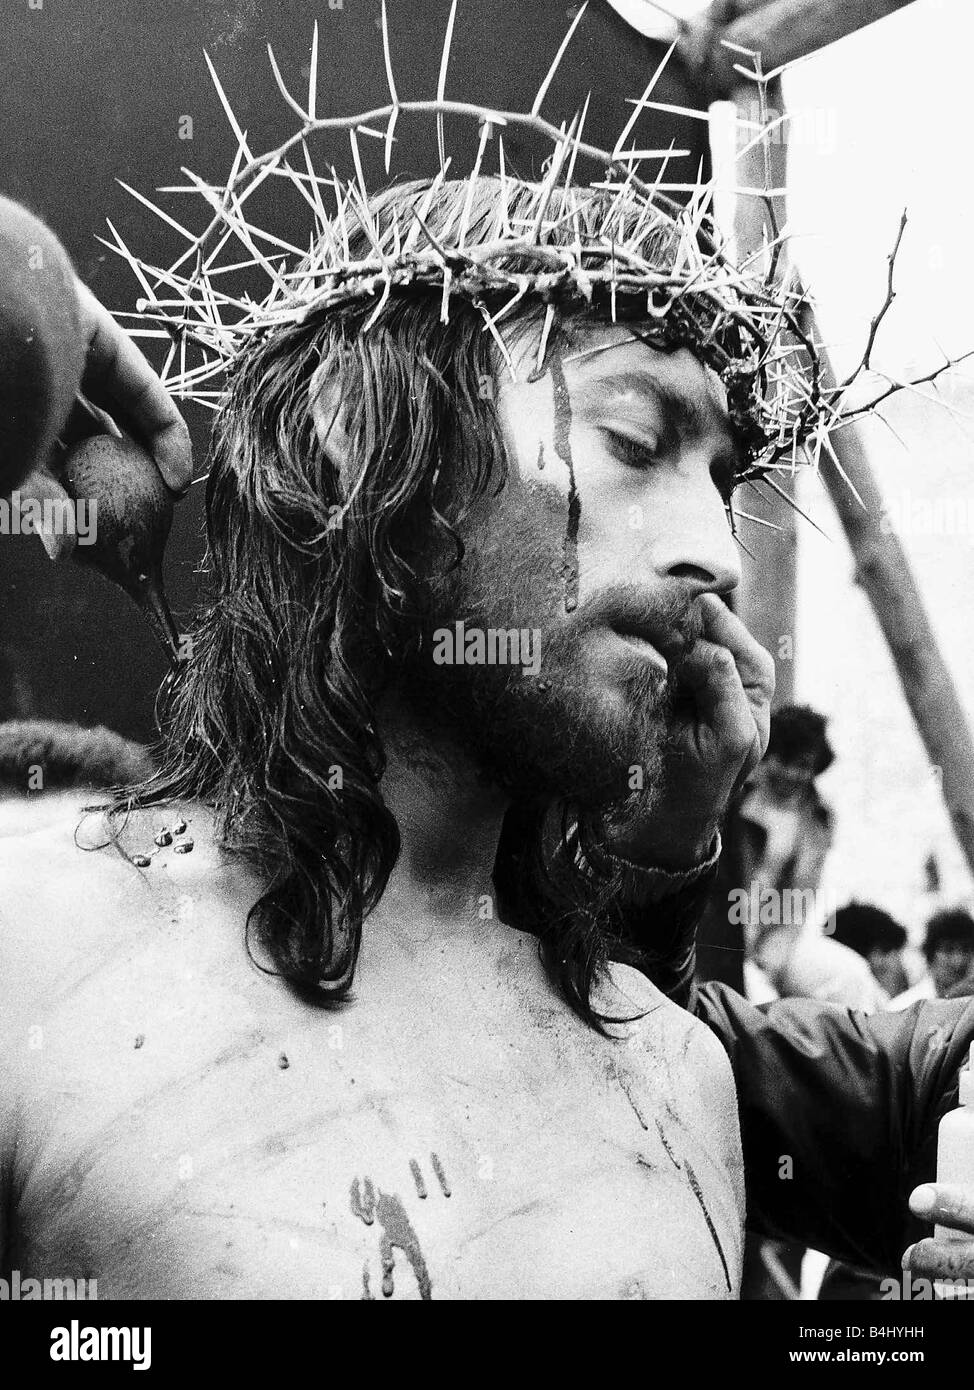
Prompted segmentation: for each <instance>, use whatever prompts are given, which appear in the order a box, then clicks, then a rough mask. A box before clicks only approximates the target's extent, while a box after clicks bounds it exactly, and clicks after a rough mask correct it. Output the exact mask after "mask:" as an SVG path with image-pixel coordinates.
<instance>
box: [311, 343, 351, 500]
mask: <svg viewBox="0 0 974 1390" xmlns="http://www.w3.org/2000/svg"><path fill="white" fill-rule="evenodd" d="M309 392H310V396H311V418H312V420H313V421H314V427H315V433H316V434H317V436H318V442H319V443H320V444H321V447H322V449H324V451H325V455H326V457H327V458H328V460H329V462H330V463H331V464H332V465H333V467H334V468H335V470H336V471H337V473H338V474H339V476H340V477H344V476H345V473H346V471H347V468H348V460H349V442H350V441H349V435H348V430H347V424H348V412H347V410H346V407H345V401H344V399H343V396H342V391H341V386H340V383H339V379H338V377H337V375H336V374H335V372H334V370H327V371H326V364H325V363H322V365H321V366H320V367H319V368H318V369H317V370H316V372H315V374H314V376H313V377H312V378H311V385H310V387H309Z"/></svg>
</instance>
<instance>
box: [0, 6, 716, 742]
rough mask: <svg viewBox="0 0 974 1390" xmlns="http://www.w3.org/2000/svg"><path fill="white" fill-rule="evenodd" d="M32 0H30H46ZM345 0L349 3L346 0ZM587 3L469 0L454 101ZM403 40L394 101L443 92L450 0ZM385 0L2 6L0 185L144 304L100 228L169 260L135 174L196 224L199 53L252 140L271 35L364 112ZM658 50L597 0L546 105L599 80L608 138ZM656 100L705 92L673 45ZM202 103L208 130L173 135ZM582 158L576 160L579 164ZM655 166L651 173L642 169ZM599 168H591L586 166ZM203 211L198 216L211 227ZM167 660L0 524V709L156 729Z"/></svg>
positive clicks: (394, 34)
mask: <svg viewBox="0 0 974 1390" xmlns="http://www.w3.org/2000/svg"><path fill="white" fill-rule="evenodd" d="M35 3H36V0H35ZM332 6H335V7H334V8H333V7H332ZM577 9H578V6H577V5H572V4H566V3H551V0H461V3H460V5H459V9H458V14H457V22H456V28H455V31H454V38H453V47H452V57H451V62H450V69H449V76H448V79H447V96H448V97H449V96H453V97H460V96H462V97H463V98H464V99H470V100H473V101H479V102H483V103H486V104H489V105H492V106H495V107H501V108H505V107H506V108H517V109H521V110H527V109H529V107H530V104H531V101H532V99H533V97H534V93H535V91H536V90H537V88H538V86H539V84H540V82H541V80H542V78H543V77H544V74H545V72H546V71H547V69H548V66H549V64H550V62H551V60H552V58H553V57H554V54H555V53H556V51H557V48H558V45H559V43H560V42H561V39H562V37H563V36H564V34H565V32H566V30H567V29H568V26H569V25H570V23H571V20H572V18H573V17H574V15H575V14H576V12H577ZM388 11H389V24H390V33H391V51H392V57H393V66H394V71H395V75H396V79H397V86H398V91H399V96H400V98H409V97H417V96H422V97H432V96H433V95H434V94H435V91H436V80H437V73H438V69H439V60H440V53H441V49H442V44H443V35H444V31H445V26H446V20H447V15H448V13H449V3H448V0H390V3H389V4H388ZM379 12H380V6H379V0H342V3H341V6H340V8H339V7H338V5H337V0H332V3H331V5H329V4H328V3H326V2H325V0H275V2H274V3H273V4H272V3H269V2H268V3H261V0H155V3H153V4H152V5H151V6H150V5H146V4H136V3H134V2H133V0H43V4H42V8H40V9H31V8H30V6H29V0H3V34H2V38H0V155H2V160H0V171H2V172H0V189H2V191H3V192H4V193H6V194H7V195H9V196H10V197H13V198H16V199H19V200H20V201H21V202H24V203H26V204H27V205H28V206H29V207H31V208H32V209H33V210H34V211H35V212H37V213H38V214H39V215H40V216H42V217H43V218H44V219H45V220H46V221H47V222H48V223H49V224H50V226H51V227H52V228H53V229H54V231H55V232H56V233H57V235H58V236H59V237H60V238H61V239H62V241H63V242H64V244H65V245H66V247H67V248H68V251H69V252H70V254H71V256H72V257H73V259H74V262H75V265H76V267H77V269H78V272H79V274H80V275H81V277H82V279H84V280H85V281H86V282H87V283H88V284H89V285H90V286H91V288H92V290H93V291H94V293H95V294H96V295H97V296H98V297H99V298H100V299H101V300H102V301H103V302H104V303H106V304H107V305H108V306H109V307H110V308H112V309H131V308H134V302H135V299H136V298H137V297H138V294H139V293H140V291H139V289H138V286H137V284H136V282H135V280H134V279H133V277H132V275H131V273H130V271H129V270H128V268H127V267H126V265H125V264H124V262H123V261H121V260H120V259H119V258H118V257H117V256H115V255H113V254H112V253H111V252H109V251H107V250H106V249H105V248H104V247H102V246H101V245H100V244H99V243H98V242H97V241H96V240H95V238H96V236H97V235H99V234H102V235H107V229H106V227H105V218H106V217H110V218H111V220H112V221H113V222H114V223H115V225H116V226H117V227H118V229H119V232H120V233H121V235H122V238H123V239H124V241H125V242H126V244H127V245H129V246H130V247H133V248H134V249H136V250H137V251H138V252H139V253H140V254H141V255H142V256H143V257H144V258H145V259H147V260H150V261H153V262H155V263H161V264H168V263H169V262H170V261H171V260H172V259H174V256H175V254H177V253H178V250H179V247H180V243H179V241H178V238H177V239H176V241H175V242H174V240H173V238H174V236H175V234H174V233H173V232H171V230H169V229H167V228H166V227H165V226H164V225H163V224H162V223H160V222H158V220H157V219H155V218H154V217H153V216H152V215H151V214H150V213H149V212H148V211H146V210H145V209H143V208H142V207H141V206H140V205H139V204H138V203H137V202H136V201H135V200H134V199H132V198H131V197H130V196H129V195H128V194H127V193H126V192H125V191H124V190H123V189H121V188H120V187H119V186H118V184H117V183H116V179H124V180H125V182H126V183H129V184H131V185H132V186H133V187H134V188H136V189H138V190H140V191H142V192H145V193H146V194H148V195H149V196H150V197H153V198H154V199H155V200H156V201H157V202H159V203H160V204H161V205H162V206H164V207H166V208H167V210H168V211H170V212H171V214H172V215H174V216H176V217H177V218H181V219H185V220H187V221H189V220H190V216H191V214H195V203H196V202H197V201H198V200H196V199H187V198H185V197H183V198H180V197H179V196H178V195H170V196H168V197H166V196H163V195H160V196H158V197H157V196H156V195H155V193H154V190H155V188H156V187H158V186H160V185H165V184H172V183H180V182H184V181H185V180H184V179H183V178H182V177H181V176H180V173H179V169H180V166H181V165H185V166H187V167H189V168H191V169H192V170H193V171H194V172H195V173H197V174H199V175H201V176H202V177H203V178H207V179H210V180H211V181H213V182H222V181H223V179H224V178H225V176H226V173H227V171H228V170H229V167H230V163H231V160H232V157H233V154H234V151H235V148H236V141H235V139H234V137H233V135H232V133H231V132H230V130H229V127H228V125H227V121H226V118H225V116H224V113H223V110H222V108H221V106H220V103H219V100H218V97H217V94H216V92H215V90H214V88H213V85H212V83H211V81H210V78H209V74H208V72H207V70H206V65H205V62H204V59H203V50H204V49H205V50H206V51H207V52H208V53H209V55H210V57H211V58H212V60H213V62H214V65H215V67H216V69H217V71H218V73H219V75H220V79H221V81H222V83H223V86H224V89H225V90H226V92H227V94H228V96H229V99H230V102H231V105H232V106H233V109H234V111H235V113H236V115H237V117H238V119H239V121H240V124H241V126H242V127H243V129H244V130H245V131H246V132H247V135H248V141H249V143H250V146H251V148H252V149H253V150H254V152H255V153H259V152H261V151H263V150H264V149H266V148H268V147H270V146H271V145H273V144H277V143H279V142H280V141H281V140H282V139H283V138H284V137H285V136H286V135H288V134H290V133H291V132H292V131H293V130H294V128H295V121H296V119H297V118H296V117H295V116H294V115H293V113H292V112H291V111H290V110H289V109H288V108H287V106H286V105H285V103H284V101H283V99H282V98H281V96H280V93H279V92H278V89H277V86H276V84H275V82H274V79H273V75H272V73H271V70H270V65H269V63H268V60H267V51H266V46H267V43H268V42H270V43H271V44H272V46H273V48H274V52H275V56H276V58H277V60H278V63H279V65H280V67H281V70H282V73H283V74H284V77H285V81H287V83H288V85H289V86H290V88H291V90H292V91H293V92H295V94H296V95H298V97H299V99H303V98H304V97H305V95H306V92H307V73H308V64H309V58H310V50H311V35H312V27H313V23H314V20H315V18H317V20H318V23H319V29H320V50H319V76H318V110H319V113H320V114H350V113H353V112H357V111H361V110H367V109H369V108H371V107H373V106H381V105H383V104H384V103H385V102H387V101H388V88H387V85H386V79H385V71H384V66H383V61H382V38H381V30H380V27H379V23H380V21H379ZM664 51H665V46H664V45H660V44H656V43H652V42H649V41H647V40H645V39H643V38H642V37H641V36H640V35H638V34H636V33H635V32H634V31H633V30H632V29H630V28H629V27H628V26H627V25H626V24H625V23H624V22H623V21H622V20H620V19H619V18H618V17H617V16H616V15H615V13H614V12H613V11H612V10H611V9H610V8H609V6H608V5H607V4H606V3H605V2H604V0H592V3H590V5H589V8H588V10H587V12H586V14H585V16H584V18H583V19H582V22H581V24H580V26H579V28H578V30H577V31H576V34H575V36H574V38H573V40H572V43H571V45H570V47H569V49H568V51H567V53H566V55H565V58H564V60H563V62H562V64H561V67H560V69H559V72H558V74H557V75H556V78H555V80H554V82H553V83H552V86H551V88H550V89H549V93H548V96H547V98H546V100H545V104H544V110H543V113H544V114H545V115H546V116H547V117H548V119H551V120H553V121H555V122H556V123H560V122H561V121H562V120H564V121H566V122H567V121H568V120H570V118H571V116H572V115H573V114H574V112H575V111H576V110H577V109H579V108H580V107H581V106H582V104H583V102H584V100H585V97H586V94H587V93H588V92H589V91H590V90H591V91H592V100H591V105H590V109H589V116H588V119H587V122H586V128H585V136H586V138H587V139H588V140H590V141H591V142H592V143H595V144H598V145H602V146H603V147H609V148H611V147H612V144H613V143H614V141H615V137H616V135H617V134H618V132H619V131H620V130H621V128H622V126H623V124H624V123H625V121H626V119H627V118H628V115H629V111H630V110H631V108H630V107H628V106H627V105H626V103H625V99H626V98H627V97H638V96H639V95H640V94H641V93H642V91H643V89H644V88H645V86H646V83H647V81H648V79H649V77H650V75H651V74H652V72H653V70H654V69H655V67H656V65H657V64H658V63H659V61H660V58H661V57H662V55H663V53H664ZM655 96H656V98H657V99H658V100H661V101H668V102H673V103H675V104H680V105H689V106H695V107H698V108H700V107H704V106H705V105H706V103H705V101H704V100H703V99H702V98H701V97H700V96H699V93H698V91H697V89H696V86H695V84H694V82H693V80H692V79H691V77H690V76H689V74H688V73H686V72H685V71H684V70H683V69H682V68H681V67H680V66H679V64H678V62H677V61H676V59H674V60H672V61H671V63H670V65H669V66H668V68H667V71H666V73H665V74H664V77H663V79H662V80H661V82H660V85H659V86H658V87H657V89H656V93H655ZM187 115H189V116H191V117H192V120H193V138H192V140H184V139H180V138H179V128H180V119H181V117H183V116H187ZM476 134H477V131H476V125H475V123H473V122H468V123H465V124H462V123H451V122H448V123H447V147H448V149H449V150H450V152H451V153H452V154H453V156H454V164H453V169H454V171H455V172H459V173H463V172H464V171H465V170H466V169H468V168H469V166H470V161H471V159H472V155H473V150H474V148H475V144H476ZM397 139H398V143H397V147H396V153H395V155H394V158H393V165H392V175H393V177H403V178H405V177H417V176H421V175H428V174H431V173H432V172H434V171H435V169H436V167H437V164H436V140H435V123H434V122H433V121H432V120H431V119H429V118H425V119H422V120H418V119H416V118H412V119H410V118H407V117H402V118H401V119H400V122H399V125H398V127H397ZM671 140H675V142H676V144H677V145H678V146H679V147H681V148H684V149H690V150H692V152H693V153H692V157H691V159H690V160H684V161H680V163H679V164H673V165H671V172H672V173H673V174H674V175H675V176H676V177H677V178H683V177H684V176H692V175H695V174H696V171H697V166H698V161H699V160H700V159H705V158H706V150H705V141H706V124H705V122H703V121H696V120H685V119H682V118H679V117H670V116H666V115H661V114H659V113H654V114H653V115H652V117H649V116H648V115H647V114H645V113H644V114H643V115H642V116H641V117H640V121H639V122H638V123H637V126H636V129H635V131H634V134H633V142H634V143H635V144H637V145H641V146H646V145H651V146H652V147H653V148H665V147H667V146H668V145H669V143H670V142H671ZM504 143H505V151H506V153H507V155H508V156H509V162H510V164H511V165H512V167H513V168H514V169H515V170H516V171H517V172H518V173H520V174H535V175H537V174H538V173H539V172H540V161H541V158H543V155H544V154H546V153H548V152H549V150H550V147H548V146H546V147H545V148H544V149H543V150H539V149H534V148H532V146H531V144H530V142H526V141H525V139H524V138H520V139H519V138H518V136H517V135H516V134H513V133H512V132H508V133H507V134H505V142H504ZM363 156H364V161H365V172H366V181H367V183H368V185H369V187H370V188H371V189H375V188H378V187H379V186H380V185H381V183H382V182H383V178H384V176H383V173H382V165H381V147H380V146H379V145H378V142H372V141H364V142H363ZM332 162H333V163H334V164H335V166H336V168H337V170H338V172H339V174H340V175H341V176H343V177H348V176H350V174H351V172H352V170H351V167H350V164H351V161H350V158H349V155H348V144H347V140H346V138H345V137H344V136H342V137H335V138H334V139H333V140H330V139H329V138H323V139H322V141H321V143H320V145H318V146H316V147H315V163H316V168H318V169H319V171H320V170H321V168H322V167H327V164H328V163H332ZM582 172H583V171H582V170H581V169H579V173H582ZM642 173H643V176H644V177H646V176H649V175H651V174H652V173H653V169H652V166H650V165H647V166H644V169H643V171H642ZM583 176H586V175H583ZM190 225H191V226H192V227H193V228H194V229H196V228H197V223H196V221H191V223H190ZM186 416H187V420H188V422H189V424H190V427H191V429H192V431H193V436H194V442H195V448H196V472H197V474H202V473H204V472H205V469H206V452H207V441H208V435H209V428H210V422H211V419H212V417H211V416H210V414H209V413H208V412H206V411H204V410H202V409H200V408H199V407H192V406H190V407H187V410H186ZM202 529H203V488H202V486H196V487H193V488H192V489H191V491H190V494H189V498H188V500H186V501H185V502H183V503H182V504H181V505H180V506H179V507H178V508H177V512H176V520H175V523H174V526H173V532H172V537H171V540H170V543H169V548H168V551H167V562H166V580H167V587H168V591H169V596H170V601H171V603H172V606H173V609H174V612H175V615H176V623H177V627H178V628H179V629H180V631H187V630H188V629H189V628H190V627H191V625H192V610H193V605H194V602H195V601H196V598H197V588H198V582H199V581H198V579H197V577H196V571H197V569H198V566H199V562H200V559H201V553H202ZM165 670H166V663H165V659H164V657H163V656H162V654H161V652H160V651H158V649H157V648H156V647H155V644H154V639H153V638H152V637H151V636H150V634H149V631H148V629H147V628H146V627H145V626H144V624H143V621H142V619H141V618H140V616H139V614H138V613H137V611H136V610H135V608H134V607H133V606H132V605H131V604H130V601H129V600H128V599H127V598H126V597H125V596H124V595H123V594H122V593H121V591H119V590H116V589H114V588H113V587H112V586H110V585H109V584H108V583H107V582H106V581H104V580H103V579H102V578H101V576H100V575H98V574H92V573H90V572H88V571H85V570H83V569H82V568H81V567H79V566H77V565H75V564H73V563H67V564H60V565H53V564H51V563H50V562H49V561H48V560H47V557H46V555H45V554H44V551H43V549H42V547H41V544H40V542H39V540H38V539H37V538H36V537H30V536H28V537H20V536H4V537H2V538H0V719H2V718H7V719H9V718H51V719H65V720H76V721H78V722H79V723H82V724H96V723H104V724H107V725H109V726H110V727H112V728H114V729H116V730H118V731H119V732H120V733H123V734H126V735H128V736H129V737H134V738H139V739H148V738H150V737H151V736H152V734H153V731H154V723H153V704H154V700H155V693H156V690H157V688H158V686H159V683H160V681H161V679H162V677H163V675H164V674H165Z"/></svg>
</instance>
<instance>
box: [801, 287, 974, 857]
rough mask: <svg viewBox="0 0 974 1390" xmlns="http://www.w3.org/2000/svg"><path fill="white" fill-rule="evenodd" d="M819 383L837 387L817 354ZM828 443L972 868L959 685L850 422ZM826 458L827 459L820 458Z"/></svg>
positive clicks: (880, 614) (861, 565)
mask: <svg viewBox="0 0 974 1390" xmlns="http://www.w3.org/2000/svg"><path fill="white" fill-rule="evenodd" d="M804 317H805V323H804V325H803V326H804V328H805V331H806V332H807V333H808V334H809V336H812V335H814V341H819V340H820V338H819V333H818V330H817V327H816V324H815V318H814V314H813V313H812V311H811V310H810V309H806V311H805V315H804ZM821 356H822V365H823V369H824V370H823V376H822V382H823V385H828V386H832V385H834V384H835V376H834V374H833V372H832V368H831V365H830V364H829V361H828V356H827V354H826V353H824V352H823V353H822V354H821ZM830 439H831V443H832V447H833V449H834V450H835V453H836V456H837V458H838V460H839V462H840V463H841V465H842V467H843V469H844V470H845V472H846V474H847V476H848V478H849V480H850V482H851V483H852V484H853V486H854V487H855V489H856V491H857V492H858V493H859V496H860V497H861V498H862V500H863V502H864V504H865V507H861V506H860V505H859V503H858V502H857V501H856V499H855V497H854V496H853V493H852V488H850V487H849V484H848V483H847V482H845V481H844V480H843V479H842V477H841V476H840V475H839V471H838V469H837V468H836V467H835V465H834V464H832V463H831V462H829V461H823V464H822V468H821V477H822V481H823V482H824V483H825V486H826V488H827V489H828V493H829V496H830V497H831V499H832V503H833V505H834V507H835V510H836V511H837V513H838V515H839V520H840V522H841V523H842V529H843V531H844V532H845V535H846V539H847V541H848V542H849V549H850V550H851V551H852V556H853V559H854V560H855V565H856V570H855V579H856V583H857V584H858V585H859V586H860V587H861V588H862V589H863V591H864V592H865V594H866V596H867V598H868V599H869V603H870V605H871V607H872V610H873V612H874V613H875V615H876V620H877V622H878V623H879V626H880V628H881V629H882V632H883V636H884V637H885V638H886V642H887V645H888V647H889V650H890V655H891V656H892V658H893V663H894V665H895V666H896V672H897V675H898V676H899V679H900V684H901V685H902V687H903V693H904V695H905V696H906V701H907V704H908V705H909V707H910V710H911V712H912V714H913V718H914V720H915V722H916V726H917V729H918V730H919V733H920V737H921V739H922V740H923V744H924V747H925V748H926V750H927V753H928V754H929V755H930V761H931V763H932V765H933V768H934V770H935V772H936V774H937V777H938V780H939V781H940V784H941V789H942V791H943V797H944V802H945V804H946V807H947V813H948V815H949V816H950V819H951V822H952V824H953V827H954V833H955V835H956V836H957V841H958V843H959V845H960V847H961V850H962V851H963V853H964V857H965V858H966V860H967V862H968V864H969V866H970V869H971V872H972V873H974V736H972V734H971V727H970V723H969V721H968V718H967V715H966V712H965V710H964V707H963V705H962V704H961V701H960V697H959V696H958V693H957V687H956V686H955V684H954V679H953V677H952V676H951V674H950V671H949V669H948V667H947V663H946V662H945V661H944V659H943V656H942V655H941V652H940V648H939V647H938V645H937V639H936V636H935V634H934V631H933V628H932V627H931V625H930V619H929V617H928V616H927V610H926V607H925V605H924V602H923V597H922V595H921V593H920V589H919V586H918V585H917V582H916V580H915V579H914V577H913V572H912V571H911V569H910V562H909V559H908V558H907V555H906V551H905V550H904V548H903V543H902V541H901V540H900V538H899V536H897V535H896V534H895V532H893V531H891V530H890V529H889V527H888V526H883V525H882V516H883V495H882V492H881V491H880V488H879V485H878V483H877V482H876V478H875V475H874V473H873V470H872V468H871V467H870V464H869V460H868V458H867V457H866V448H865V445H864V443H863V440H862V436H861V433H860V431H859V430H858V428H857V427H856V426H855V425H847V426H846V427H845V428H843V429H840V430H836V431H835V432H834V433H833V434H832V435H831V436H830ZM823 460H824V456H823Z"/></svg>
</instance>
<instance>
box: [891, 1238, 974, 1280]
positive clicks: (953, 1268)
mask: <svg viewBox="0 0 974 1390" xmlns="http://www.w3.org/2000/svg"><path fill="white" fill-rule="evenodd" d="M902 1263H903V1268H904V1269H908V1270H910V1272H911V1273H912V1274H926V1275H928V1276H929V1277H930V1278H933V1279H974V1240H937V1239H934V1238H931V1237H928V1238H927V1239H926V1240H918V1241H917V1243H916V1245H911V1246H910V1247H909V1249H908V1250H906V1251H905V1252H904V1255H903V1261H902Z"/></svg>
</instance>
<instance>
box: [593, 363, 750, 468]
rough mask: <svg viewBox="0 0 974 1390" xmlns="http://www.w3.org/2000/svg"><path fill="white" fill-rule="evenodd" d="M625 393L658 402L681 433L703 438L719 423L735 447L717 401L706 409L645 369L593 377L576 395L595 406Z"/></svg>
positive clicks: (730, 430)
mask: <svg viewBox="0 0 974 1390" xmlns="http://www.w3.org/2000/svg"><path fill="white" fill-rule="evenodd" d="M626 392H630V393H631V394H632V395H634V396H636V397H637V398H639V397H641V398H642V399H643V400H644V401H651V402H653V403H654V404H656V405H659V406H660V407H661V409H662V410H663V411H664V412H665V413H666V415H667V416H668V418H669V420H670V421H671V423H672V424H674V425H675V426H676V428H677V430H678V431H679V432H680V433H681V434H682V435H691V436H693V437H695V438H697V439H701V438H704V437H705V436H706V435H708V434H712V433H713V432H714V426H715V424H717V425H718V428H719V430H720V432H721V433H723V434H726V436H727V441H728V443H729V444H730V445H732V447H733V446H734V433H733V430H732V429H731V426H730V421H729V420H728V419H727V417H726V416H724V415H722V414H721V412H720V411H719V410H718V408H717V406H716V404H712V408H711V409H710V410H709V411H707V410H704V409H703V408H702V407H701V405H700V403H699V401H697V400H695V399H694V398H693V397H692V396H689V395H687V394H686V393H685V392H683V391H679V390H675V389H674V388H673V387H672V386H670V385H668V384H666V383H665V382H662V381H659V380H658V379H657V378H656V377H653V376H650V375H649V374H648V373H646V372H636V371H629V372H614V373H613V374H612V375H611V376H603V377H597V376H592V377H589V378H587V379H586V380H585V381H584V382H583V383H582V384H581V385H580V386H579V387H577V388H576V392H575V394H576V397H577V399H578V400H579V401H580V402H581V403H582V404H583V405H587V406H592V405H606V404H608V403H609V402H611V399H612V397H613V396H615V395H621V394H623V393H626ZM735 452H736V450H735Z"/></svg>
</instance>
